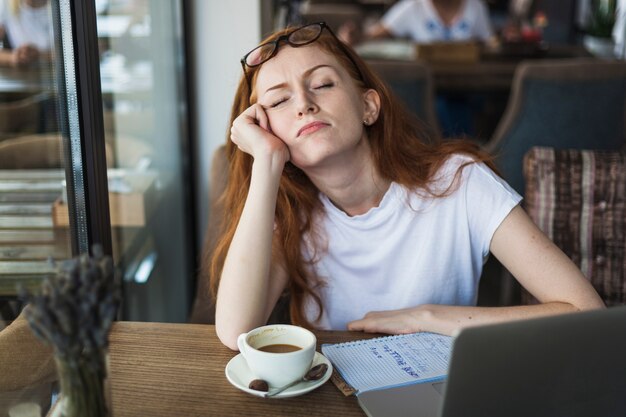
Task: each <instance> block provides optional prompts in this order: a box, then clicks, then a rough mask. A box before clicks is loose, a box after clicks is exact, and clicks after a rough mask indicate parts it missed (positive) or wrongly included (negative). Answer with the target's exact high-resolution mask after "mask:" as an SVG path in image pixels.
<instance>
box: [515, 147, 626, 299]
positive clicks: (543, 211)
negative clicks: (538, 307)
mask: <svg viewBox="0 0 626 417" xmlns="http://www.w3.org/2000/svg"><path fill="white" fill-rule="evenodd" d="M524 177H525V179H526V200H525V204H526V210H527V211H528V213H529V215H530V216H531V218H532V219H533V221H534V222H535V223H536V224H537V225H538V226H539V228H540V229H541V230H543V231H544V232H545V233H546V234H547V235H548V237H549V238H550V239H551V240H552V241H553V242H554V243H555V244H556V245H557V246H558V247H559V248H561V250H563V251H564V252H565V254H567V255H568V256H569V257H570V258H571V259H572V260H573V261H574V262H575V263H576V264H577V265H578V266H579V268H580V269H581V270H582V272H583V274H584V275H585V276H586V277H587V278H588V279H589V280H590V281H591V283H592V284H593V286H594V288H595V289H596V290H597V291H598V293H599V294H600V296H601V297H602V299H603V300H604V302H605V303H606V304H607V305H617V304H624V303H626V256H624V255H626V153H625V152H611V151H597V150H594V151H592V150H571V149H570V150H555V149H553V148H546V147H533V148H532V149H531V150H530V151H529V152H528V153H527V154H526V156H525V158H524ZM522 300H523V302H524V303H531V302H532V297H531V296H530V294H528V293H527V292H525V291H523V292H522Z"/></svg>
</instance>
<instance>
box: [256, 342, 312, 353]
mask: <svg viewBox="0 0 626 417" xmlns="http://www.w3.org/2000/svg"><path fill="white" fill-rule="evenodd" d="M301 349H302V348H301V347H300V346H294V345H285V344H275V345H265V346H262V347H260V348H258V350H260V351H263V352H270V353H287V352H295V351H296V350H301Z"/></svg>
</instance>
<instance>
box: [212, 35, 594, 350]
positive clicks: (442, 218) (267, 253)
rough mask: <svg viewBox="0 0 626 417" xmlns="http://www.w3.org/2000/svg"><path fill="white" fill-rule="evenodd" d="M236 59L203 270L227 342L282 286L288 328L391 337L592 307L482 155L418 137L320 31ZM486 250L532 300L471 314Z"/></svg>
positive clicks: (587, 289)
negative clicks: (214, 233) (211, 239)
mask: <svg viewBox="0 0 626 417" xmlns="http://www.w3.org/2000/svg"><path fill="white" fill-rule="evenodd" d="M241 62H242V66H243V71H244V75H243V77H242V78H241V80H240V82H239V85H238V88H237V93H236V96H235V100H234V103H233V106H232V114H231V123H232V126H231V129H230V137H229V140H228V141H227V144H226V154H227V157H228V160H229V173H228V184H227V186H226V190H225V192H224V195H223V196H222V200H221V201H223V204H224V206H223V211H222V212H223V217H222V218H221V219H220V224H222V225H224V227H223V230H222V231H221V234H220V235H219V236H218V241H217V246H216V248H215V251H214V252H213V254H211V253H210V252H205V255H204V261H203V264H204V266H203V268H204V271H205V273H207V274H208V276H209V277H210V279H211V286H212V289H213V292H214V295H215V296H216V321H215V323H216V331H217V335H218V336H219V338H220V340H221V341H222V342H223V343H224V344H225V345H226V346H228V347H230V348H231V349H237V337H238V336H239V335H240V334H241V333H244V332H248V331H250V330H251V329H253V328H255V327H258V326H261V325H264V324H265V323H266V322H267V320H268V317H269V316H270V314H271V312H272V310H273V309H274V307H275V305H276V304H277V301H278V300H279V298H280V297H281V294H283V292H285V291H286V292H288V293H289V294H290V313H291V320H292V322H293V323H295V324H298V325H302V326H307V327H313V328H318V329H332V330H346V329H348V330H355V331H367V332H380V333H389V334H399V333H412V332H419V331H431V332H437V333H442V334H447V335H451V334H454V332H456V331H457V330H458V329H460V328H463V327H466V326H472V325H480V324H486V323H494V322H502V321H507V320H515V319H522V318H530V317H537V316H541V315H548V314H557V313H564V312H571V311H578V310H585V309H592V308H602V307H603V306H604V304H603V302H602V300H601V299H600V297H599V296H598V294H597V293H596V292H595V290H594V289H593V287H592V286H591V284H590V283H589V281H587V280H586V279H585V277H584V276H583V275H582V273H581V272H580V270H579V269H578V268H577V267H576V265H574V263H572V261H571V260H570V259H569V258H568V257H567V256H566V255H565V254H563V253H562V252H561V251H560V250H559V249H558V248H557V247H556V246H555V245H554V244H553V243H552V242H551V241H550V240H549V239H548V238H547V237H546V236H545V235H544V234H543V233H542V232H541V231H540V230H539V229H538V228H537V227H536V226H535V224H534V223H533V222H532V220H531V219H530V218H529V217H528V216H527V215H526V213H525V212H524V210H523V209H522V208H521V207H520V206H519V202H520V200H521V196H519V195H518V194H517V193H516V192H515V191H514V190H513V189H512V188H511V187H509V186H508V185H507V184H506V182H504V181H503V180H502V179H501V178H500V177H498V175H496V174H495V173H494V171H493V170H492V168H493V165H492V163H491V162H490V157H489V156H488V155H486V154H485V153H484V152H482V151H480V150H479V148H478V147H477V146H476V145H474V144H472V143H470V142H467V141H462V140H459V141H446V142H439V141H434V142H433V143H431V142H430V141H429V140H427V138H426V136H425V134H424V133H423V128H422V126H421V125H419V122H418V121H415V120H414V119H413V118H412V117H410V116H409V115H408V113H407V112H406V110H404V109H403V107H402V106H401V104H400V103H399V102H398V101H397V100H396V99H395V98H394V97H393V96H392V95H391V94H390V93H389V90H388V88H387V87H386V86H385V85H384V84H383V82H382V81H381V80H380V78H379V77H378V76H377V75H376V74H375V73H374V72H373V71H372V70H371V69H370V68H369V67H368V66H367V65H366V63H365V62H364V61H363V60H362V59H361V58H360V57H359V56H358V55H357V54H356V53H355V52H354V51H353V50H352V49H351V48H349V47H348V46H346V45H345V44H343V43H342V42H341V41H340V40H339V39H338V38H337V37H336V36H335V35H334V33H333V32H332V31H331V30H330V28H329V27H328V26H327V25H325V24H323V23H318V24H311V25H307V26H303V27H299V28H289V29H286V30H282V31H279V32H277V33H275V34H273V35H271V36H270V37H268V38H267V39H265V41H264V42H263V43H262V44H261V45H259V46H258V47H256V48H254V49H253V50H252V51H250V52H249V53H248V54H246V55H245V56H244V58H243V59H242V61H241ZM208 250H209V249H208V248H207V251H208ZM489 253H492V254H493V255H494V256H496V257H497V258H498V259H499V260H500V262H502V264H503V265H504V266H505V267H506V268H507V269H508V270H509V271H510V272H511V273H512V274H513V276H515V277H516V278H517V280H518V281H519V282H520V283H521V284H522V285H523V286H524V287H525V288H526V289H527V290H529V291H530V292H531V293H532V294H533V295H534V296H535V297H536V298H537V299H538V300H539V302H540V304H537V305H528V306H513V307H477V306H476V302H477V296H478V284H479V278H480V276H481V272H482V267H483V263H484V261H485V260H486V258H487V256H488V255H489Z"/></svg>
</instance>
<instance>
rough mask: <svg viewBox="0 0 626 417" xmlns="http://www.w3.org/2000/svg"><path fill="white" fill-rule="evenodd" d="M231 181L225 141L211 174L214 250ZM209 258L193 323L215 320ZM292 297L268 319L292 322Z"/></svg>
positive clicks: (207, 242)
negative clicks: (290, 306)
mask: <svg viewBox="0 0 626 417" xmlns="http://www.w3.org/2000/svg"><path fill="white" fill-rule="evenodd" d="M227 184H228V158H227V156H226V146H225V145H222V146H220V147H219V148H217V150H216V151H215V153H214V154H213V159H212V160H211V173H210V177H209V220H208V224H207V229H206V232H205V235H204V248H205V249H206V248H208V252H209V253H212V252H213V250H214V249H215V245H216V244H217V237H218V235H219V234H220V232H221V227H222V224H221V223H220V219H222V216H223V212H224V207H223V205H222V202H221V200H220V197H221V196H222V194H223V193H224V190H226V185H227ZM207 261H208V260H207V259H202V267H201V271H200V274H199V275H198V280H197V283H196V296H195V299H194V302H193V306H192V308H191V314H190V316H189V322H190V323H200V324H211V323H215V300H214V299H213V297H212V296H211V293H210V291H209V274H208V265H207ZM289 321H290V320H289V297H287V296H286V295H285V296H283V297H281V299H280V300H279V301H278V304H277V305H276V307H275V308H274V311H273V312H272V315H271V316H270V318H269V320H268V323H289Z"/></svg>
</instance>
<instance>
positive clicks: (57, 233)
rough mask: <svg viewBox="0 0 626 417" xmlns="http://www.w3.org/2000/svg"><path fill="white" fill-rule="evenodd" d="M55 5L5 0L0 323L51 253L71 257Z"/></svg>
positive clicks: (1, 25)
mask: <svg viewBox="0 0 626 417" xmlns="http://www.w3.org/2000/svg"><path fill="white" fill-rule="evenodd" d="M52 27H53V25H52V10H51V5H50V3H49V2H48V1H47V0H28V1H26V0H23V1H16V0H6V1H4V2H0V39H2V42H1V45H2V47H1V49H0V311H2V316H1V317H0V319H2V320H3V321H4V322H0V329H1V328H2V327H3V325H6V322H7V321H9V320H11V319H12V318H13V317H14V315H15V314H17V313H18V312H19V307H20V305H19V303H18V302H17V299H16V286H17V284H23V285H25V286H27V287H33V286H35V285H38V284H39V282H40V280H41V278H42V277H43V276H44V275H45V274H46V273H49V272H51V271H53V270H54V267H53V265H52V264H51V263H50V262H49V261H48V258H49V257H53V258H55V259H57V260H62V259H65V258H68V257H70V256H71V244H70V233H69V230H68V228H67V227H66V226H62V227H56V226H58V225H69V218H68V212H67V210H63V207H64V206H66V204H65V200H64V199H65V197H64V196H66V194H65V193H64V185H65V170H64V168H65V166H66V161H67V160H68V154H67V153H66V152H64V146H63V140H62V135H61V133H60V131H61V129H60V128H61V126H60V122H59V119H58V113H59V112H58V109H59V105H60V103H61V101H60V100H61V99H62V97H61V96H60V95H59V88H58V76H59V74H58V73H57V71H56V66H55V60H56V56H55V48H54V46H55V38H54V33H53V28H52Z"/></svg>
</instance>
